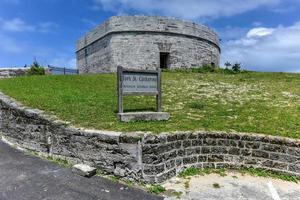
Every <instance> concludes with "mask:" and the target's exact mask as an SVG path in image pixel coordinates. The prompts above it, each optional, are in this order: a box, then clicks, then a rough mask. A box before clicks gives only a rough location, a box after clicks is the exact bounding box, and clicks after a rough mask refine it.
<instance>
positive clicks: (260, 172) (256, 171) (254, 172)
mask: <svg viewBox="0 0 300 200" xmlns="http://www.w3.org/2000/svg"><path fill="white" fill-rule="evenodd" d="M240 171H241V173H244V174H249V175H251V176H258V177H270V178H276V179H281V180H284V181H290V182H295V183H298V182H299V178H297V177H295V176H292V175H288V174H282V173H279V172H274V171H270V170H266V169H261V168H254V167H249V168H243V169H241V170H240Z"/></svg>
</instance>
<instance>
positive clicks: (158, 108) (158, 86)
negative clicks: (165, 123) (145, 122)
mask: <svg viewBox="0 0 300 200" xmlns="http://www.w3.org/2000/svg"><path fill="white" fill-rule="evenodd" d="M157 78H158V80H157V90H158V93H157V95H156V111H157V112H161V69H160V68H159V69H158V71H157Z"/></svg>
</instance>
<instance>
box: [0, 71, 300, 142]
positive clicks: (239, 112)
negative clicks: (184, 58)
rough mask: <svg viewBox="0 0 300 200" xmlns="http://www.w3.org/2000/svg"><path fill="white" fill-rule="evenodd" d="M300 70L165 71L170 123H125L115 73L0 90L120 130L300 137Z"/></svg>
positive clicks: (130, 103)
mask: <svg viewBox="0 0 300 200" xmlns="http://www.w3.org/2000/svg"><path fill="white" fill-rule="evenodd" d="M299 86H300V75H299V74H286V73H254V72H251V73H250V72H249V73H242V74H236V75H232V74H231V75H230V74H218V73H208V74H201V73H184V72H176V73H175V72H164V73H163V110H164V111H167V112H169V113H170V114H171V117H172V118H171V119H170V120H169V121H167V122H131V123H120V122H118V121H117V119H116V112H117V94H116V76H115V75H113V74H103V75H73V76H72V75H69V76H31V77H22V78H13V79H5V80H0V90H1V91H3V92H4V93H5V94H7V95H10V96H12V97H14V98H16V99H17V100H19V101H21V102H22V103H24V104H25V105H27V106H31V107H35V108H39V109H42V110H45V111H47V112H49V113H53V114H55V115H57V116H58V117H59V118H61V119H64V120H67V121H70V122H71V123H73V124H74V125H76V126H81V127H86V128H95V129H105V130H118V131H153V132H162V131H176V130H225V131H229V130H235V131H240V132H257V133H265V134H271V135H280V136H286V137H292V138H300V87H299ZM124 104H125V105H124V107H125V110H127V111H134V110H153V109H154V108H155V98H154V97H125V103H124Z"/></svg>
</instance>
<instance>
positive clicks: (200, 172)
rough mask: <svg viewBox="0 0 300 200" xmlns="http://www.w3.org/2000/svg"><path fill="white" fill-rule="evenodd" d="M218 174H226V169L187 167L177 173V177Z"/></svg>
mask: <svg viewBox="0 0 300 200" xmlns="http://www.w3.org/2000/svg"><path fill="white" fill-rule="evenodd" d="M212 173H214V174H219V175H220V176H227V174H226V169H223V168H221V169H213V168H204V169H200V168H197V167H189V168H187V169H185V170H184V171H182V172H180V173H179V177H182V178H188V177H191V176H196V175H202V176H203V175H206V174H212Z"/></svg>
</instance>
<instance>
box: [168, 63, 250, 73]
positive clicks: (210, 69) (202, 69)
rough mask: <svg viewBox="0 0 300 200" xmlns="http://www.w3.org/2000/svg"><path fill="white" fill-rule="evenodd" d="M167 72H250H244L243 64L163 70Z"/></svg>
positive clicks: (206, 65)
mask: <svg viewBox="0 0 300 200" xmlns="http://www.w3.org/2000/svg"><path fill="white" fill-rule="evenodd" d="M163 71H166V72H192V73H219V74H239V73H246V72H248V71H246V70H243V69H242V66H241V63H234V64H231V63H230V62H226V63H225V68H220V67H217V66H216V65H214V64H205V65H203V66H202V67H197V68H181V69H163Z"/></svg>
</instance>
